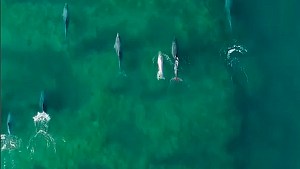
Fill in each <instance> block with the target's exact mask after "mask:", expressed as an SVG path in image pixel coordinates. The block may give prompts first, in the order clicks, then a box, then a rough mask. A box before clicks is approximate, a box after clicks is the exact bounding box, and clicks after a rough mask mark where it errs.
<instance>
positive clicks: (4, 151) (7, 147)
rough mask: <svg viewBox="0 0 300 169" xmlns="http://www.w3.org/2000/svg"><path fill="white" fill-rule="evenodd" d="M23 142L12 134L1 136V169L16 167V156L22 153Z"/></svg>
mask: <svg viewBox="0 0 300 169" xmlns="http://www.w3.org/2000/svg"><path fill="white" fill-rule="evenodd" d="M21 144H22V140H21V139H19V138H18V137H17V136H14V135H12V134H7V135H6V134H1V166H2V167H1V168H4V169H6V168H10V169H14V168H15V167H16V163H15V158H14V156H15V155H16V153H18V152H21V151H20V148H21Z"/></svg>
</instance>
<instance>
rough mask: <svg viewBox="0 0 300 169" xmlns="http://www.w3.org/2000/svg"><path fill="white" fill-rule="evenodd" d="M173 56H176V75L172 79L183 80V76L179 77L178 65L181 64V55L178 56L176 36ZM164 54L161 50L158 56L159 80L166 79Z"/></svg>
mask: <svg viewBox="0 0 300 169" xmlns="http://www.w3.org/2000/svg"><path fill="white" fill-rule="evenodd" d="M171 52H172V56H173V58H174V61H175V62H174V77H173V78H172V79H171V81H178V82H180V81H182V79H181V78H179V77H178V66H179V57H178V49H177V40H176V38H174V40H173V42H172V50H171ZM163 63H164V59H163V54H162V52H161V51H159V52H158V56H157V65H158V71H157V80H164V79H165V77H164V73H163Z"/></svg>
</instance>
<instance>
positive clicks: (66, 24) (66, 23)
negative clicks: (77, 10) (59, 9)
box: [62, 3, 70, 38]
mask: <svg viewBox="0 0 300 169" xmlns="http://www.w3.org/2000/svg"><path fill="white" fill-rule="evenodd" d="M68 10H69V7H68V4H67V3H65V6H64V9H63V13H62V17H63V21H64V27H65V38H67V32H68V28H69V21H70V18H69V11H68Z"/></svg>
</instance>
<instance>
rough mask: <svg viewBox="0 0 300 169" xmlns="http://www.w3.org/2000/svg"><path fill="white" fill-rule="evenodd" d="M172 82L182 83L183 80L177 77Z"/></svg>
mask: <svg viewBox="0 0 300 169" xmlns="http://www.w3.org/2000/svg"><path fill="white" fill-rule="evenodd" d="M170 81H171V82H182V81H183V80H182V79H181V78H179V77H176V76H175V77H173V78H172V79H171V80H170Z"/></svg>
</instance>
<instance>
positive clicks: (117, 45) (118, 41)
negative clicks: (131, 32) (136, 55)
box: [114, 33, 123, 72]
mask: <svg viewBox="0 0 300 169" xmlns="http://www.w3.org/2000/svg"><path fill="white" fill-rule="evenodd" d="M114 48H115V50H116V53H117V55H118V60H119V70H120V72H121V70H122V67H121V62H122V57H123V56H122V48H121V39H120V35H119V33H117V36H116V41H115V44H114Z"/></svg>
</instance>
